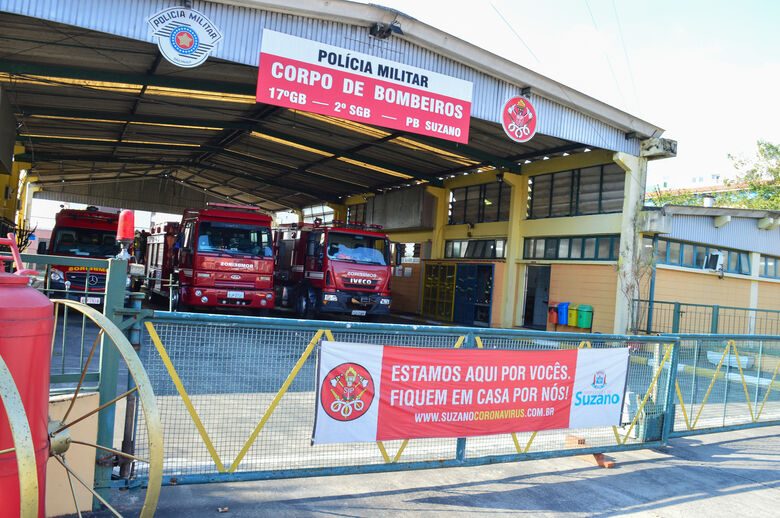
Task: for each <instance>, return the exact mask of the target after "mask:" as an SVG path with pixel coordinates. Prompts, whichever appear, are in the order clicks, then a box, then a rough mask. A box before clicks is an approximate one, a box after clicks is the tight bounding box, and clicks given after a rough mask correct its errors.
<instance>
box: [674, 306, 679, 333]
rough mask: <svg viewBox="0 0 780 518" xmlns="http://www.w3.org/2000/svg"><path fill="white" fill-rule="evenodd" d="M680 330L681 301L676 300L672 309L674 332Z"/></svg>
mask: <svg viewBox="0 0 780 518" xmlns="http://www.w3.org/2000/svg"><path fill="white" fill-rule="evenodd" d="M679 332H680V303H679V302H675V303H674V308H673V309H672V333H679Z"/></svg>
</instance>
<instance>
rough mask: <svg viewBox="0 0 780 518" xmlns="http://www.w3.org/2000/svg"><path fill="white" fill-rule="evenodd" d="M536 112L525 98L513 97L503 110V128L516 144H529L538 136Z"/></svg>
mask: <svg viewBox="0 0 780 518" xmlns="http://www.w3.org/2000/svg"><path fill="white" fill-rule="evenodd" d="M537 121H538V119H537V117H536V110H535V109H534V107H533V106H532V105H531V101H529V100H528V99H526V98H525V97H512V98H511V99H509V100H508V101H507V102H506V104H505V105H504V109H503V110H501V126H502V127H503V128H504V132H505V133H506V134H507V136H508V137H509V138H511V139H512V140H514V141H515V142H528V141H529V140H531V139H532V138H533V136H534V135H535V134H536V123H537Z"/></svg>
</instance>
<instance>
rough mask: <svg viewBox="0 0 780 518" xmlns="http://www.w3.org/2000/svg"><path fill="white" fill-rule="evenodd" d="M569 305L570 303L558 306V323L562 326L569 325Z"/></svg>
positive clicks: (562, 303)
mask: <svg viewBox="0 0 780 518" xmlns="http://www.w3.org/2000/svg"><path fill="white" fill-rule="evenodd" d="M569 304H571V302H561V303H560V304H558V323H559V324H561V325H564V326H567V325H569Z"/></svg>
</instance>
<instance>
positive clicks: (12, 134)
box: [0, 86, 16, 174]
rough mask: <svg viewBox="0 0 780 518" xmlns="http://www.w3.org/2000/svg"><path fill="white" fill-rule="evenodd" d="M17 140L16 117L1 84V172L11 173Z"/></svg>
mask: <svg viewBox="0 0 780 518" xmlns="http://www.w3.org/2000/svg"><path fill="white" fill-rule="evenodd" d="M15 141H16V118H15V117H14V112H13V110H12V109H11V103H10V101H9V100H8V94H7V93H5V91H4V90H3V87H2V86H0V174H11V167H12V166H11V162H13V158H14V142H15Z"/></svg>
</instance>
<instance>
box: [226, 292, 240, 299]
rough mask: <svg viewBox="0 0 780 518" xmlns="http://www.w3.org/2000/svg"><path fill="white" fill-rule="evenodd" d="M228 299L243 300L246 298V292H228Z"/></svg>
mask: <svg viewBox="0 0 780 518" xmlns="http://www.w3.org/2000/svg"><path fill="white" fill-rule="evenodd" d="M227 298H229V299H243V298H244V292H243V291H229V292H227Z"/></svg>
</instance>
